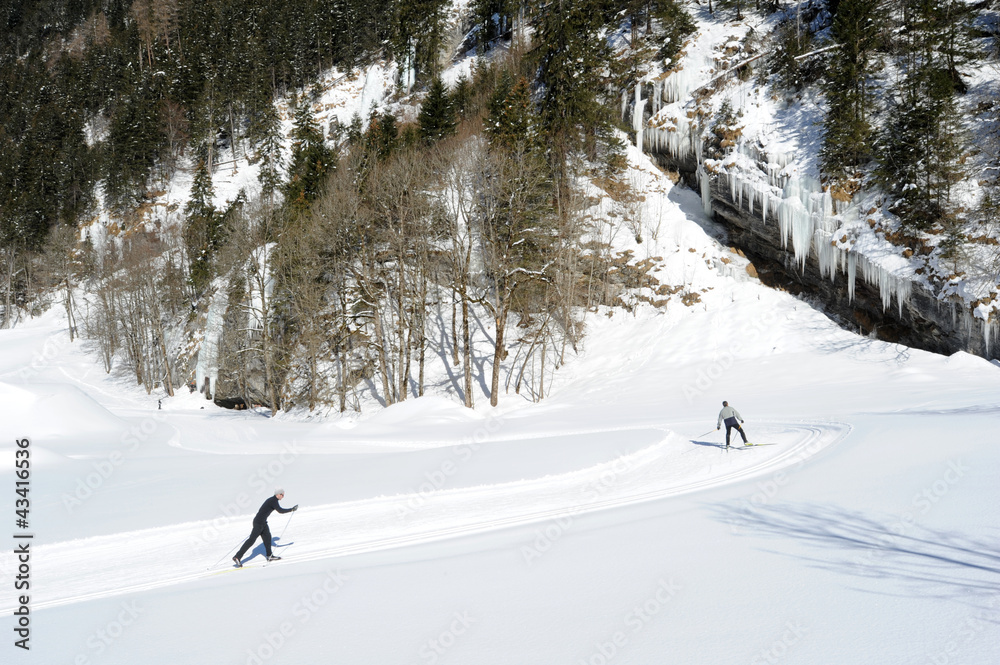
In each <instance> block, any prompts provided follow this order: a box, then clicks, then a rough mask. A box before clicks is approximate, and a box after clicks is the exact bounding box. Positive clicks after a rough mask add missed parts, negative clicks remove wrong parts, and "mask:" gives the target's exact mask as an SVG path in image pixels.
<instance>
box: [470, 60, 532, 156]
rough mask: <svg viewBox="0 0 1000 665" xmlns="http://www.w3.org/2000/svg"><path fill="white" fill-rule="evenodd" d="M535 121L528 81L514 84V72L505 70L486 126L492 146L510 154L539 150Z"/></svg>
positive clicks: (491, 105)
mask: <svg viewBox="0 0 1000 665" xmlns="http://www.w3.org/2000/svg"><path fill="white" fill-rule="evenodd" d="M533 118H534V105H533V104H532V102H531V88H530V86H529V85H528V81H527V79H525V78H523V77H522V78H518V79H517V80H516V81H514V80H513V76H512V75H511V73H510V72H509V71H504V72H503V73H502V74H501V75H500V80H499V81H498V82H497V87H496V90H495V91H494V93H493V95H492V96H491V97H490V101H489V109H488V115H487V117H486V120H485V122H484V124H483V133H485V134H486V136H487V138H488V139H489V141H490V147H491V148H492V149H494V150H507V151H514V150H518V149H522V150H524V149H528V148H529V147H530V148H533V147H535V146H536V145H537V136H536V129H535V124H534V121H533Z"/></svg>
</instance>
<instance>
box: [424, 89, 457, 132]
mask: <svg viewBox="0 0 1000 665" xmlns="http://www.w3.org/2000/svg"><path fill="white" fill-rule="evenodd" d="M417 124H418V125H419V127H420V138H422V139H423V140H424V141H426V142H427V143H433V142H434V141H440V140H441V139H443V138H445V137H447V136H451V135H452V134H454V133H455V129H456V127H457V126H458V121H457V119H456V117H455V107H454V104H453V103H452V100H451V96H450V95H449V94H448V90H447V89H446V88H445V87H444V83H443V82H442V81H441V79H440V78H439V77H435V78H434V80H433V81H431V84H430V87H429V88H428V90H427V96H426V97H425V98H424V102H423V104H421V105H420V113H419V114H418V115H417Z"/></svg>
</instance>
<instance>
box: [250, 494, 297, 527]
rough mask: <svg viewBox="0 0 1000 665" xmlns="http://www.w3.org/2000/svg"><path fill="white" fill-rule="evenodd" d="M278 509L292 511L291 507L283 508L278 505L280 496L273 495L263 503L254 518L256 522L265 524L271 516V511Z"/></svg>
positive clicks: (283, 511)
mask: <svg viewBox="0 0 1000 665" xmlns="http://www.w3.org/2000/svg"><path fill="white" fill-rule="evenodd" d="M275 510H277V511H278V512H279V513H290V512H292V509H291V508H282V507H281V506H279V505H278V497H276V496H272V497H271V498H270V499H268V500H267V501H265V502H264V503H263V504H261V507H260V510H258V511H257V516H256V517H254V518H253V523H254V524H263V523H264V522H267V518H268V517H270V516H271V513H272V512H274V511H275Z"/></svg>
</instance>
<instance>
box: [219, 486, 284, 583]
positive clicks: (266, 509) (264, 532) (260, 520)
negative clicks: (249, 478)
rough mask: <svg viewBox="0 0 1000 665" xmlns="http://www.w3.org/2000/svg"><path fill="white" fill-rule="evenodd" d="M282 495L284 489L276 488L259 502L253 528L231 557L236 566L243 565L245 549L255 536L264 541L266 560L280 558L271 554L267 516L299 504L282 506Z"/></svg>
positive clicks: (251, 544) (254, 540) (254, 539)
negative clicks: (267, 497)
mask: <svg viewBox="0 0 1000 665" xmlns="http://www.w3.org/2000/svg"><path fill="white" fill-rule="evenodd" d="M284 497H285V490H282V489H277V490H274V496H272V497H271V498H270V499H268V500H267V501H265V502H264V503H263V504H261V507H260V510H258V511H257V516H256V517H254V518H253V530H252V531H251V532H250V537H249V538H247V541H246V542H245V543H243V545H242V546H241V547H240V551H239V552H237V553H236V555H235V556H234V557H233V563H235V564H236V567H237V568H242V567H243V562H242V561H241V559H242V558H243V555H244V554H246V551H247V550H248V549H250V548H251V547H253V544H254V542H256V540H257V536H260V539H261V540H263V541H264V552H265V553H266V554H267V560H268V561H277V560H278V559H280V558H281V557H280V556H274V555H273V554H271V530H270V529H269V528H267V518H268V517H269V516H270V515H271V513H272V512H273V511H275V510H277V511H278V512H279V513H290V512H292V511H293V510H298V509H299V504H295V505H294V506H292V507H291V508H282V507H281V506H280V505H278V502H279V501H281V499H283V498H284Z"/></svg>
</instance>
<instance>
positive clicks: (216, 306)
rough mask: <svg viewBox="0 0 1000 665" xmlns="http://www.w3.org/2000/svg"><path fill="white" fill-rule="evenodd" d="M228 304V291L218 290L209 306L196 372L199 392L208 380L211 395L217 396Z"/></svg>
mask: <svg viewBox="0 0 1000 665" xmlns="http://www.w3.org/2000/svg"><path fill="white" fill-rule="evenodd" d="M220 286H221V282H220ZM228 304H229V294H228V293H227V292H226V289H225V288H224V287H223V288H217V289H216V292H215V295H213V296H212V300H211V302H210V303H209V305H208V314H207V316H206V318H205V337H204V338H203V339H202V340H201V344H200V345H199V347H198V364H197V365H195V370H194V376H195V384H196V385H197V387H198V390H202V389H203V387H204V386H205V379H206V378H207V379H208V382H209V383H208V388H209V390H210V391H211V392H210V394H211V395H215V383H216V381H217V380H218V378H219V341H220V340H221V339H222V323H223V318H224V317H225V314H226V306H227V305H228Z"/></svg>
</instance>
